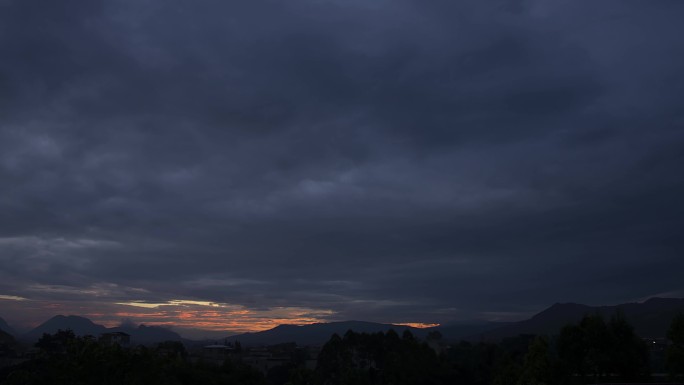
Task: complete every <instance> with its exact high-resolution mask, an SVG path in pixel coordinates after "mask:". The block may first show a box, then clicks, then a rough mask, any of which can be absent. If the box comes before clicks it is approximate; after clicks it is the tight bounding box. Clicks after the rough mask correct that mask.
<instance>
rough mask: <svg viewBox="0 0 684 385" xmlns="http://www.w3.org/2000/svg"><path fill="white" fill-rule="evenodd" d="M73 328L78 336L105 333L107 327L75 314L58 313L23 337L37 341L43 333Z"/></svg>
mask: <svg viewBox="0 0 684 385" xmlns="http://www.w3.org/2000/svg"><path fill="white" fill-rule="evenodd" d="M60 329H61V330H66V329H71V330H73V332H74V334H76V335H77V336H84V335H92V336H99V335H100V334H102V333H104V332H105V331H106V330H107V328H106V327H104V326H102V325H98V324H95V323H93V321H91V320H89V319H87V318H84V317H79V316H75V315H70V316H63V315H56V316H54V317H52V318H50V319H49V320H47V321H45V322H44V323H42V324H41V325H39V326H38V327H36V328H35V329H33V330H31V331H29V332H28V333H26V334H24V335H23V338H24V339H26V340H30V341H36V340H38V339H39V338H40V337H42V336H43V333H48V334H54V333H56V332H57V331H58V330H60Z"/></svg>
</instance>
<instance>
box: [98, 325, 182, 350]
mask: <svg viewBox="0 0 684 385" xmlns="http://www.w3.org/2000/svg"><path fill="white" fill-rule="evenodd" d="M107 332H123V333H126V334H129V335H130V336H131V342H132V343H134V344H142V345H148V344H153V343H156V342H162V341H180V340H181V336H180V335H179V334H178V333H176V332H174V331H171V330H169V329H165V328H163V327H159V326H145V325H140V326H138V327H137V328H136V327H131V326H125V327H121V326H120V327H115V328H111V329H107Z"/></svg>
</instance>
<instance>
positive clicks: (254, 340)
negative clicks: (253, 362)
mask: <svg viewBox="0 0 684 385" xmlns="http://www.w3.org/2000/svg"><path fill="white" fill-rule="evenodd" d="M390 329H394V331H396V332H397V333H399V334H400V335H401V333H403V332H404V330H410V331H411V332H412V333H414V335H417V336H418V335H422V334H426V333H424V332H422V331H421V329H417V328H412V327H409V326H403V325H392V324H382V323H375V322H365V321H344V322H329V323H315V324H310V325H301V326H299V325H280V326H276V327H275V328H273V329H269V330H265V331H261V332H255V333H244V334H238V335H234V336H230V337H228V338H227V340H228V341H231V342H234V341H240V344H242V345H243V346H259V345H275V344H281V343H288V342H295V343H297V345H322V344H324V343H325V342H326V341H328V340H329V339H330V337H331V336H332V335H333V334H335V333H337V334H338V335H340V336H342V335H344V333H346V332H347V331H348V330H353V331H355V332H357V333H377V332H386V331H388V330H390Z"/></svg>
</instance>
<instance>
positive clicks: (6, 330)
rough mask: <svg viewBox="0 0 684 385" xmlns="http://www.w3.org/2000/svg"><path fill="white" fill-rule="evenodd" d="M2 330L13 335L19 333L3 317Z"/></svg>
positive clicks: (1, 321) (1, 320) (0, 322)
mask: <svg viewBox="0 0 684 385" xmlns="http://www.w3.org/2000/svg"><path fill="white" fill-rule="evenodd" d="M0 330H1V331H3V332H5V333H7V334H9V335H12V336H16V335H17V332H15V331H14V329H12V328H11V327H10V326H9V325H8V324H7V322H5V320H4V319H2V318H0Z"/></svg>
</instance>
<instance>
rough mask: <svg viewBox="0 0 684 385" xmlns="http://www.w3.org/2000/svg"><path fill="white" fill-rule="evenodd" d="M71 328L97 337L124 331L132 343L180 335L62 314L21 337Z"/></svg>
mask: <svg viewBox="0 0 684 385" xmlns="http://www.w3.org/2000/svg"><path fill="white" fill-rule="evenodd" d="M60 329H61V330H66V329H71V330H72V331H73V332H74V334H76V335H78V336H85V335H91V336H95V337H99V336H100V334H102V333H107V332H124V333H127V334H129V335H130V336H131V343H132V344H142V345H147V344H152V343H156V342H162V341H180V340H181V337H180V335H178V333H175V332H173V331H171V330H168V329H165V328H163V327H159V326H145V325H140V326H138V327H135V326H132V325H130V326H121V327H114V328H106V327H104V326H102V325H98V324H96V323H94V322H93V321H91V320H89V319H88V318H84V317H79V316H73V315H70V316H63V315H57V316H54V317H52V318H50V319H49V320H47V321H46V322H44V323H43V324H41V325H40V326H38V327H36V328H35V329H33V330H31V331H30V332H28V333H26V334H24V335H23V336H22V337H23V339H25V340H28V341H36V340H38V339H39V338H40V337H42V336H43V333H48V334H54V333H55V332H57V331H58V330H60Z"/></svg>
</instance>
